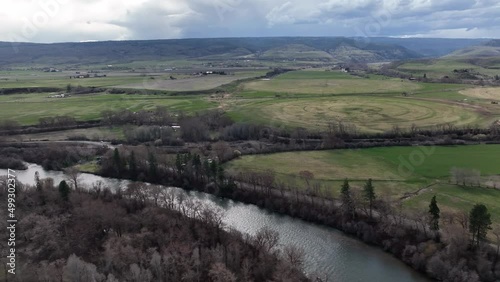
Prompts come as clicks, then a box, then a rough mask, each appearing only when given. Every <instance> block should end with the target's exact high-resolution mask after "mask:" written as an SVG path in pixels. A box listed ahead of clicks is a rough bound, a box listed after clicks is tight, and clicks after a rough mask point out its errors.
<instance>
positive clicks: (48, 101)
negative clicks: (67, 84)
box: [0, 93, 216, 125]
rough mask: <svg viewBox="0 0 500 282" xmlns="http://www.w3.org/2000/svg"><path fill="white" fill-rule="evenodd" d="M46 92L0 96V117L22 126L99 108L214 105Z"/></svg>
mask: <svg viewBox="0 0 500 282" xmlns="http://www.w3.org/2000/svg"><path fill="white" fill-rule="evenodd" d="M49 96H50V95H49V94H46V93H45V94H15V95H0V120H16V121H18V122H19V123H21V124H23V125H30V124H36V123H38V120H39V119H40V118H42V117H50V116H56V115H70V116H73V117H75V118H76V119H77V120H93V119H98V118H99V117H100V114H101V112H102V111H105V110H119V109H128V110H131V111H138V110H143V109H146V110H147V109H154V108H156V107H157V106H166V107H168V108H169V109H171V110H172V111H185V112H188V113H193V112H197V111H201V110H205V109H209V108H213V107H216V104H214V103H212V102H210V101H208V100H205V99H202V98H200V97H182V96H175V97H172V96H166V95H139V94H135V95H131V94H105V93H101V94H88V95H74V96H71V97H67V98H49Z"/></svg>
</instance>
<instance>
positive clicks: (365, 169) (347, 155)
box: [227, 145, 500, 220]
mask: <svg viewBox="0 0 500 282" xmlns="http://www.w3.org/2000/svg"><path fill="white" fill-rule="evenodd" d="M499 156H500V145H474V146H439V147H390V148H389V147H385V148H370V149H357V150H329V151H310V152H289V153H277V154H269V155H255V156H254V155H251V156H244V157H242V158H239V159H236V160H233V161H231V162H229V163H228V164H227V170H228V171H229V172H232V173H236V172H238V171H244V170H246V171H248V170H251V171H252V170H253V171H264V170H267V169H271V170H274V171H275V172H276V173H277V176H278V179H279V180H284V181H286V180H287V179H290V176H295V177H292V179H294V178H296V179H297V181H296V183H298V185H299V186H301V187H302V188H303V187H304V186H305V181H303V180H302V179H300V178H299V177H298V176H299V173H300V171H303V170H308V171H311V172H312V173H313V174H314V179H316V180H317V181H320V182H321V183H322V184H323V186H324V187H325V189H328V191H329V192H330V193H331V194H332V195H334V196H335V195H338V193H339V191H340V186H341V183H342V180H343V179H345V178H348V179H350V180H351V181H352V184H353V186H354V187H357V188H358V189H359V188H360V187H362V185H363V183H364V181H366V179H368V178H372V179H373V180H374V183H375V185H376V187H377V190H378V191H379V193H380V194H381V195H384V196H388V197H391V198H393V199H399V198H401V197H402V196H404V194H405V193H407V192H415V191H417V190H419V189H421V188H423V187H427V186H429V185H431V184H433V186H431V187H430V188H428V189H425V190H423V191H422V192H421V193H420V194H419V195H417V196H414V197H410V198H409V199H408V200H406V201H405V202H404V203H405V205H406V206H408V207H409V208H416V207H421V206H422V207H423V206H425V205H427V206H428V204H429V199H430V197H432V195H434V194H437V195H438V197H439V198H442V199H443V200H442V204H443V205H444V206H445V207H446V208H448V209H452V210H463V209H464V208H465V209H467V208H469V207H471V206H472V205H473V204H474V203H479V202H482V203H485V204H488V205H489V206H490V207H491V208H492V210H493V211H494V213H495V218H497V219H499V220H500V204H499V203H500V190H497V189H493V188H479V187H473V188H470V187H462V186H458V185H451V184H448V181H449V179H450V170H451V168H453V167H459V168H470V169H477V170H479V171H481V175H482V176H484V177H487V176H490V175H500V162H499V161H498V159H499ZM497 187H500V185H498V186H497Z"/></svg>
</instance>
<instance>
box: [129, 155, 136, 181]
mask: <svg viewBox="0 0 500 282" xmlns="http://www.w3.org/2000/svg"><path fill="white" fill-rule="evenodd" d="M128 168H129V171H130V178H132V180H136V179H137V161H136V160H135V153H134V151H132V152H131V153H130V158H129V161H128Z"/></svg>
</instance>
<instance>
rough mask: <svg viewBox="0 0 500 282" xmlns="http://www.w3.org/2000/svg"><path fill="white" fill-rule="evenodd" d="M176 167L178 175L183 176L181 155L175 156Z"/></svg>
mask: <svg viewBox="0 0 500 282" xmlns="http://www.w3.org/2000/svg"><path fill="white" fill-rule="evenodd" d="M175 167H176V168H177V173H178V174H179V175H180V174H182V158H181V155H180V154H177V155H176V156H175Z"/></svg>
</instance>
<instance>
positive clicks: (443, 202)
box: [404, 184, 500, 224]
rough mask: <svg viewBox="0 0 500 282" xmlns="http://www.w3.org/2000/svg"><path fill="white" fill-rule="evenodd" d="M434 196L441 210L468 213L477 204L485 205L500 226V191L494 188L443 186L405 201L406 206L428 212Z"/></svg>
mask: <svg viewBox="0 0 500 282" xmlns="http://www.w3.org/2000/svg"><path fill="white" fill-rule="evenodd" d="M434 195H436V199H437V201H438V205H439V206H440V207H441V209H444V210H449V211H454V212H460V211H464V212H468V211H470V210H471V209H472V207H473V206H474V205H475V204H478V203H482V204H485V205H486V206H487V208H488V211H489V212H490V213H491V215H492V220H493V221H494V222H495V223H496V224H500V204H499V203H500V190H497V189H492V188H479V187H463V186H458V185H448V184H441V185H436V186H432V187H431V188H429V189H428V190H426V191H424V192H423V193H421V194H419V195H417V196H415V197H412V198H410V199H408V200H407V201H404V205H405V206H406V207H408V208H409V209H411V210H420V211H422V210H427V209H428V207H429V203H430V201H431V198H432V197H433V196H434Z"/></svg>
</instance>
